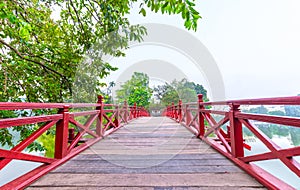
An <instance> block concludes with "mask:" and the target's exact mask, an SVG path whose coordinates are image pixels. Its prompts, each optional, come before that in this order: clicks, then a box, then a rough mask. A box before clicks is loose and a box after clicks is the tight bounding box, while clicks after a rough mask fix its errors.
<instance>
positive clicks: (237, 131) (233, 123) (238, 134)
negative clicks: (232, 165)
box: [229, 103, 244, 157]
mask: <svg viewBox="0 0 300 190" xmlns="http://www.w3.org/2000/svg"><path fill="white" fill-rule="evenodd" d="M229 106H230V111H229V119H230V142H231V150H232V155H233V156H234V157H243V156H244V147H243V128H242V123H241V122H240V121H239V120H238V119H237V118H235V113H237V112H240V110H239V107H240V105H234V104H232V103H231V104H230V105H229Z"/></svg>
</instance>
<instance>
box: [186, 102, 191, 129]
mask: <svg viewBox="0 0 300 190" xmlns="http://www.w3.org/2000/svg"><path fill="white" fill-rule="evenodd" d="M185 117H186V119H185V124H186V126H187V127H190V122H191V120H192V117H191V114H190V110H189V105H188V104H187V105H186V106H185Z"/></svg>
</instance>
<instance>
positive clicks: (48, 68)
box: [0, 39, 66, 78]
mask: <svg viewBox="0 0 300 190" xmlns="http://www.w3.org/2000/svg"><path fill="white" fill-rule="evenodd" d="M0 43H2V44H3V45H5V46H6V47H8V48H9V49H11V50H12V51H14V52H15V53H16V54H17V55H18V56H19V57H20V58H22V59H24V60H26V61H29V62H32V63H35V64H37V65H40V66H41V67H43V68H44V69H46V70H48V71H51V72H52V73H54V74H56V75H59V76H61V77H63V78H66V76H65V75H63V74H61V73H59V72H57V71H55V70H54V69H52V68H50V67H48V66H47V65H45V64H43V63H41V62H39V61H36V60H31V59H29V58H27V57H24V56H23V55H22V54H21V53H20V52H19V51H18V50H17V49H16V48H14V47H12V46H11V45H9V44H8V43H6V42H5V41H3V40H2V39H0Z"/></svg>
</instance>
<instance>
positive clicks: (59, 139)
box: [54, 105, 69, 159]
mask: <svg viewBox="0 0 300 190" xmlns="http://www.w3.org/2000/svg"><path fill="white" fill-rule="evenodd" d="M58 113H59V114H62V115H63V119H62V120H60V121H58V122H57V124H56V134H55V154H54V157H55V158H56V159H61V158H63V157H65V156H66V155H67V149H68V127H69V105H65V106H64V108H63V109H60V110H59V111H58Z"/></svg>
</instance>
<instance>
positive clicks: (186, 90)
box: [154, 79, 208, 106]
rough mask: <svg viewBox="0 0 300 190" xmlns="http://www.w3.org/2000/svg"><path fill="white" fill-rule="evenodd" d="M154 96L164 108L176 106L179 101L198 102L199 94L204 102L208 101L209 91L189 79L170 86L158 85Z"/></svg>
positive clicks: (175, 82) (173, 82) (175, 81)
mask: <svg viewBox="0 0 300 190" xmlns="http://www.w3.org/2000/svg"><path fill="white" fill-rule="evenodd" d="M154 92H155V94H154V96H155V97H156V98H157V99H158V100H160V102H161V103H162V104H163V105H164V106H168V105H170V104H171V103H172V102H174V103H175V104H177V103H178V101H179V100H182V102H183V103H187V102H195V101H197V94H203V100H204V101H208V98H207V90H206V89H205V88H204V87H203V86H202V85H200V84H195V83H194V82H189V81H188V80H187V79H182V80H180V81H177V80H173V81H172V82H171V83H170V84H168V83H165V84H164V85H158V86H157V87H155V88H154Z"/></svg>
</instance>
